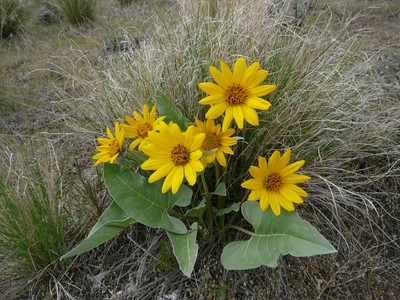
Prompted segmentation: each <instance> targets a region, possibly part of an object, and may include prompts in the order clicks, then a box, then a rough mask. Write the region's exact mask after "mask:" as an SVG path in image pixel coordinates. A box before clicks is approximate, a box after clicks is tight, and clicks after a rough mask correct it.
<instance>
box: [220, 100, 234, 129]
mask: <svg viewBox="0 0 400 300" xmlns="http://www.w3.org/2000/svg"><path fill="white" fill-rule="evenodd" d="M232 120H233V110H232V106H228V108H227V109H226V111H225V117H224V121H223V122H222V131H225V130H227V129H228V127H229V126H230V125H231V123H232Z"/></svg>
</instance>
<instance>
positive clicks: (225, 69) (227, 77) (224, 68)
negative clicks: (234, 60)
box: [220, 60, 233, 89]
mask: <svg viewBox="0 0 400 300" xmlns="http://www.w3.org/2000/svg"><path fill="white" fill-rule="evenodd" d="M220 64H221V72H222V75H223V76H224V78H225V80H226V83H227V86H225V87H223V88H224V89H226V88H227V87H228V86H231V85H232V83H233V74H232V71H231V69H230V68H229V66H228V65H227V64H226V63H225V62H224V61H223V60H221V61H220Z"/></svg>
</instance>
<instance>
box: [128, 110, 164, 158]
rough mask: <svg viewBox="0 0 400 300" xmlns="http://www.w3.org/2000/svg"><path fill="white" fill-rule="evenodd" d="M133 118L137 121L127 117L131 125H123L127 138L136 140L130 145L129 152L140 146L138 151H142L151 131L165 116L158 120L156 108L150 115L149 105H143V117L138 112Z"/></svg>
mask: <svg viewBox="0 0 400 300" xmlns="http://www.w3.org/2000/svg"><path fill="white" fill-rule="evenodd" d="M133 116H134V117H135V119H136V120H134V119H132V118H131V117H130V116H126V117H125V120H126V121H127V122H128V123H129V125H126V124H121V127H122V128H123V129H124V130H125V137H126V138H128V139H131V138H134V140H133V142H132V143H131V144H130V145H129V150H133V149H135V148H136V146H137V145H139V147H138V149H139V151H140V150H141V146H142V145H143V141H144V139H145V138H146V137H147V135H148V133H149V131H152V130H154V129H155V127H156V126H157V125H158V124H160V122H161V121H162V120H163V119H164V118H165V116H163V117H160V118H158V119H156V107H155V106H153V108H152V109H151V112H150V113H149V107H148V106H147V104H145V105H143V117H142V116H140V115H139V114H138V113H137V112H136V111H134V112H133Z"/></svg>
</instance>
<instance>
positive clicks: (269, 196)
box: [242, 149, 311, 216]
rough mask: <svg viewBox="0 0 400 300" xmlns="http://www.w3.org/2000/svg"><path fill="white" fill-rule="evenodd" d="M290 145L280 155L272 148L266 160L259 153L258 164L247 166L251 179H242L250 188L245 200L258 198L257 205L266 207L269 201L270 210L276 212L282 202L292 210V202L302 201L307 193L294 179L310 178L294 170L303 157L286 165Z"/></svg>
mask: <svg viewBox="0 0 400 300" xmlns="http://www.w3.org/2000/svg"><path fill="white" fill-rule="evenodd" d="M289 160H290V149H288V150H287V151H286V152H285V153H284V154H283V155H282V157H281V154H280V153H279V151H275V152H274V153H273V154H272V156H271V157H270V159H269V161H268V165H267V161H266V159H265V158H264V157H261V156H259V157H258V165H259V166H258V167H256V166H250V169H249V172H250V174H251V176H253V178H252V179H250V180H247V181H245V182H243V183H242V187H243V188H245V189H249V190H251V193H250V195H249V197H248V199H247V200H249V201H254V200H260V207H261V209H262V210H264V211H265V210H266V209H267V208H268V206H270V205H271V208H272V211H273V212H274V214H275V215H277V216H279V215H280V213H281V206H282V207H283V208H284V209H286V210H288V211H294V206H293V203H303V199H302V198H301V197H307V193H306V192H305V191H304V190H303V189H302V188H300V187H298V186H297V185H296V184H297V183H302V182H305V181H307V180H310V179H311V177H309V176H306V175H300V174H294V173H295V172H296V171H297V170H298V169H300V167H301V166H302V165H303V164H304V160H300V161H297V162H295V163H292V164H290V165H288V163H289Z"/></svg>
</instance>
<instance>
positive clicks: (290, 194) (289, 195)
mask: <svg viewBox="0 0 400 300" xmlns="http://www.w3.org/2000/svg"><path fill="white" fill-rule="evenodd" d="M279 192H280V193H281V194H282V196H284V197H285V198H286V199H287V200H289V201H291V202H294V203H303V199H301V197H300V196H299V195H298V194H297V193H296V192H295V191H293V190H292V189H289V188H287V187H284V186H283V187H281V188H280V189H279Z"/></svg>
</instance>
